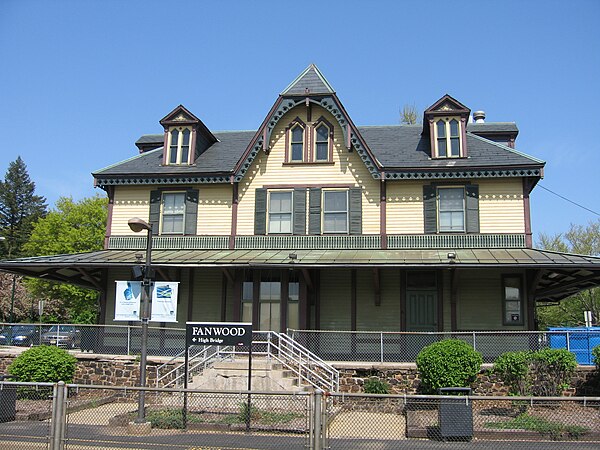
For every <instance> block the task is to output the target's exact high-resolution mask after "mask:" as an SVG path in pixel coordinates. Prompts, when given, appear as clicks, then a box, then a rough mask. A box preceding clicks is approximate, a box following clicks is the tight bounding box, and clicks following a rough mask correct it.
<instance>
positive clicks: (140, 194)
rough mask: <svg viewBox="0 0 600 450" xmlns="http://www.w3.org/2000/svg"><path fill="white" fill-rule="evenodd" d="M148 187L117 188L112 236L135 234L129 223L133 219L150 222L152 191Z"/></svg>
mask: <svg viewBox="0 0 600 450" xmlns="http://www.w3.org/2000/svg"><path fill="white" fill-rule="evenodd" d="M151 190H152V188H151V187H148V186H143V187H140V186H117V187H116V188H115V198H114V204H113V210H112V224H111V234H112V235H113V236H124V235H128V234H135V233H134V232H133V231H131V230H130V229H129V225H127V221H128V220H129V219H131V218H132V217H140V218H142V219H144V220H148V215H149V212H150V191H151Z"/></svg>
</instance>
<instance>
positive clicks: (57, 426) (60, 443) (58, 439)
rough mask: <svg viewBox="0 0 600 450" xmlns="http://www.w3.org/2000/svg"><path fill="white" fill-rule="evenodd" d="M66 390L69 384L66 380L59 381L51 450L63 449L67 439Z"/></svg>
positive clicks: (56, 389)
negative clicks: (66, 383)
mask: <svg viewBox="0 0 600 450" xmlns="http://www.w3.org/2000/svg"><path fill="white" fill-rule="evenodd" d="M66 390H67V386H66V385H65V382H64V381H59V382H58V384H57V385H56V386H55V392H56V396H55V401H53V406H54V408H53V409H52V432H51V433H52V440H51V442H50V450H62V449H63V448H64V440H65V428H66V427H65V425H66V423H65V422H66V412H67V410H66V408H65V401H66V398H67V396H66Z"/></svg>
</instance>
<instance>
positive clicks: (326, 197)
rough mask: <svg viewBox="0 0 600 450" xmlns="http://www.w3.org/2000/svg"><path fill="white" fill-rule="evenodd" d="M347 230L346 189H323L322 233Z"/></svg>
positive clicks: (345, 231) (344, 231)
mask: <svg viewBox="0 0 600 450" xmlns="http://www.w3.org/2000/svg"><path fill="white" fill-rule="evenodd" d="M347 232H348V190H323V233H347Z"/></svg>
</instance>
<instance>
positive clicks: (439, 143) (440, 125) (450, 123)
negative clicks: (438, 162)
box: [433, 117, 462, 158]
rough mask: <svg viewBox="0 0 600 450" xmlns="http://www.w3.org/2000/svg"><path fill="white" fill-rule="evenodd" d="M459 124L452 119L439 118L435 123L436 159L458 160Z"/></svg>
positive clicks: (459, 148)
mask: <svg viewBox="0 0 600 450" xmlns="http://www.w3.org/2000/svg"><path fill="white" fill-rule="evenodd" d="M460 127H461V125H460V122H459V121H458V120H456V119H454V118H449V117H445V118H440V119H438V120H437V121H436V122H435V137H436V139H435V145H436V148H435V151H434V152H433V153H434V156H435V157H437V158H459V157H460V156H462V150H461V145H462V142H461V136H460V133H461V132H460Z"/></svg>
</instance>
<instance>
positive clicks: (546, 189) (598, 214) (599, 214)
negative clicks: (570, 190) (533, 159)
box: [538, 184, 600, 216]
mask: <svg viewBox="0 0 600 450" xmlns="http://www.w3.org/2000/svg"><path fill="white" fill-rule="evenodd" d="M538 186H539V187H541V188H542V189H543V190H545V191H548V192H550V193H551V194H554V195H556V196H557V197H560V198H562V199H563V200H565V201H567V202H569V203H573V204H574V205H575V206H579V207H580V208H581V209H585V210H586V211H589V212H591V213H592V214H596V215H597V216H600V213H597V212H596V211H593V210H591V209H590V208H586V207H585V206H583V205H580V204H579V203H577V202H574V201H573V200H570V199H568V198H567V197H563V196H562V195H560V194H558V193H556V192H554V191H552V190H550V189H548V188H547V187H544V186H542V185H541V184H538Z"/></svg>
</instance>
